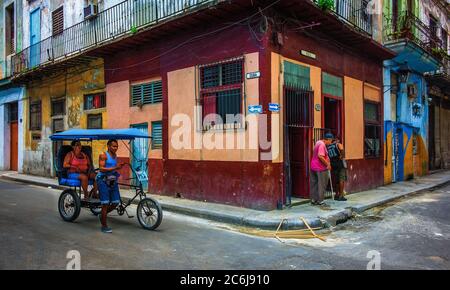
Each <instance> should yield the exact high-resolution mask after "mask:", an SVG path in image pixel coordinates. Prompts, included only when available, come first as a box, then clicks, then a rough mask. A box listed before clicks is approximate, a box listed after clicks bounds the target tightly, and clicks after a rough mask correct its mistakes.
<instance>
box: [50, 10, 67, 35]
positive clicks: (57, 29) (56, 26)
mask: <svg viewBox="0 0 450 290" xmlns="http://www.w3.org/2000/svg"><path fill="white" fill-rule="evenodd" d="M52 29H53V30H52V31H53V35H58V34H60V33H62V32H63V31H64V6H61V7H59V8H58V9H56V10H54V11H53V12H52Z"/></svg>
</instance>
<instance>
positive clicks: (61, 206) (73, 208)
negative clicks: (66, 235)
mask: <svg viewBox="0 0 450 290" xmlns="http://www.w3.org/2000/svg"><path fill="white" fill-rule="evenodd" d="M58 211H59V214H60V215H61V217H62V219H63V220H65V221H66V222H73V221H74V220H76V218H77V217H78V216H79V215H80V211H81V201H80V197H79V196H78V194H77V193H76V192H75V191H73V190H72V189H65V190H64V191H63V192H62V193H61V195H60V196H59V200H58Z"/></svg>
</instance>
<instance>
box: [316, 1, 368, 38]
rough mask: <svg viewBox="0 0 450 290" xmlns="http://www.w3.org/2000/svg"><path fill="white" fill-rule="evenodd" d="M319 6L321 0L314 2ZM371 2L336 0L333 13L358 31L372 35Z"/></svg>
mask: <svg viewBox="0 0 450 290" xmlns="http://www.w3.org/2000/svg"><path fill="white" fill-rule="evenodd" d="M314 3H316V4H317V5H319V4H318V3H319V0H314ZM368 3H369V0H334V6H333V7H332V8H331V13H333V14H335V15H336V16H337V17H338V18H339V19H340V20H341V21H343V22H345V23H346V24H349V25H351V26H353V27H354V28H356V29H357V30H359V31H361V32H364V33H367V34H368V35H372V16H371V15H369V14H368V13H367V6H368Z"/></svg>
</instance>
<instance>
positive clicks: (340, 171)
mask: <svg viewBox="0 0 450 290" xmlns="http://www.w3.org/2000/svg"><path fill="white" fill-rule="evenodd" d="M327 151H328V156H329V157H330V161H331V176H332V180H333V188H335V189H336V195H335V196H334V200H337V201H347V199H346V198H345V197H344V188H345V182H346V181H347V165H346V162H345V159H344V145H342V144H341V142H340V141H339V138H336V139H335V140H334V141H333V143H331V144H330V145H327Z"/></svg>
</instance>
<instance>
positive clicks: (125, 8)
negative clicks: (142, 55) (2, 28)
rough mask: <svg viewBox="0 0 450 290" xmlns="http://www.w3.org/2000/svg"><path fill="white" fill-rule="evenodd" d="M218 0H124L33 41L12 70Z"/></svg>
mask: <svg viewBox="0 0 450 290" xmlns="http://www.w3.org/2000/svg"><path fill="white" fill-rule="evenodd" d="M215 2H217V0H126V1H123V2H121V3H119V4H117V5H115V6H113V7H111V8H109V9H106V10H104V11H102V12H100V13H98V14H97V15H96V16H95V17H94V18H90V19H86V20H84V21H82V22H80V23H78V24H75V25H74V26H71V27H69V28H67V29H64V31H63V32H62V33H60V34H58V35H53V36H51V37H49V38H46V39H44V40H42V41H40V42H38V43H35V44H32V45H30V46H29V47H27V48H25V49H24V50H22V51H21V52H19V53H17V54H16V55H15V56H14V57H13V58H12V69H13V74H20V73H23V72H27V71H29V70H31V69H34V68H36V67H39V66H41V65H44V64H47V63H49V62H52V61H55V60H59V59H63V58H66V57H70V56H74V55H76V54H79V53H81V52H83V51H85V50H87V49H90V48H93V47H96V46H100V45H104V44H106V43H107V42H109V41H110V40H112V39H115V38H117V37H121V36H124V35H131V34H133V33H135V32H137V31H138V30H140V29H142V28H144V27H150V26H153V25H156V24H158V23H160V22H162V21H165V20H168V19H170V18H175V17H179V16H183V15H184V14H186V13H189V12H192V11H194V10H196V9H199V8H201V7H202V6H205V5H207V4H209V3H215Z"/></svg>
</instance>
